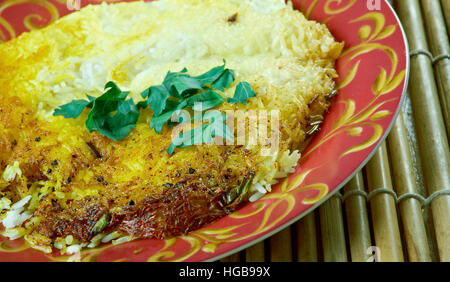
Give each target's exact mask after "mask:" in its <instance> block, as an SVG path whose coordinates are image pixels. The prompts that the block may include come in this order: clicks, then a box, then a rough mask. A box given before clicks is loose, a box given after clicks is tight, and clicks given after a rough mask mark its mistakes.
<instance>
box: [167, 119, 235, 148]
mask: <svg viewBox="0 0 450 282" xmlns="http://www.w3.org/2000/svg"><path fill="white" fill-rule="evenodd" d="M193 119H197V120H202V121H211V122H209V123H207V124H204V125H202V126H199V127H196V128H194V129H191V130H189V131H185V132H183V133H181V134H180V135H178V136H177V137H176V138H175V139H174V140H173V142H172V144H170V147H169V149H168V150H167V153H169V154H173V151H174V150H175V147H178V148H186V147H189V146H193V145H197V144H208V143H209V144H211V143H213V142H214V137H216V136H220V137H222V138H223V139H226V140H233V137H234V135H233V133H232V132H231V131H230V128H229V127H228V126H227V124H226V119H227V116H226V115H225V114H223V113H221V112H219V111H210V112H208V113H206V114H203V113H202V114H199V115H196V116H194V117H193Z"/></svg>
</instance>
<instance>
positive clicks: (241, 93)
mask: <svg viewBox="0 0 450 282" xmlns="http://www.w3.org/2000/svg"><path fill="white" fill-rule="evenodd" d="M252 97H256V94H255V92H254V91H253V89H252V87H251V86H250V84H249V83H248V82H240V83H239V84H238V85H237V86H236V92H235V93H234V97H233V98H228V100H227V102H228V103H230V104H237V103H241V104H243V105H247V99H248V98H252Z"/></svg>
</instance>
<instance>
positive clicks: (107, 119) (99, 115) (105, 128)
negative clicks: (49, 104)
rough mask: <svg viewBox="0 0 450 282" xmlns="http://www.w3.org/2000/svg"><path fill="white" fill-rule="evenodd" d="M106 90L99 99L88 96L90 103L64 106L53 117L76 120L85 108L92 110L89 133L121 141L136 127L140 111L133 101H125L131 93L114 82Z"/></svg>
mask: <svg viewBox="0 0 450 282" xmlns="http://www.w3.org/2000/svg"><path fill="white" fill-rule="evenodd" d="M106 89H108V90H107V91H106V92H105V93H104V94H103V95H102V96H100V97H98V98H93V97H91V96H88V99H89V101H85V100H75V101H72V102H71V103H69V104H66V105H63V106H61V107H59V109H56V110H55V111H54V113H53V115H54V116H64V117H65V118H73V119H76V118H77V117H78V116H79V115H80V114H81V113H82V112H83V110H84V109H85V108H90V109H91V110H90V112H89V115H88V118H87V120H86V128H87V129H88V131H89V132H92V131H98V132H99V133H100V134H101V135H103V136H105V137H108V138H110V139H112V140H114V141H121V140H123V139H124V138H125V137H127V136H128V135H129V134H130V131H131V129H132V128H134V127H135V126H136V122H137V120H138V118H139V109H138V108H137V107H136V105H135V104H134V102H133V100H132V99H129V100H125V99H126V98H127V96H128V94H129V92H123V91H122V90H120V88H119V87H118V86H117V85H116V84H115V83H114V82H108V83H107V84H106V86H105V90H106ZM113 113H114V114H113Z"/></svg>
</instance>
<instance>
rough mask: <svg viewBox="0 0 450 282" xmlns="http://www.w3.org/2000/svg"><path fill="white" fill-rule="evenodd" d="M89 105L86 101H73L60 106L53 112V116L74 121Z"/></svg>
mask: <svg viewBox="0 0 450 282" xmlns="http://www.w3.org/2000/svg"><path fill="white" fill-rule="evenodd" d="M89 104H90V102H88V101H86V100H74V101H72V102H70V103H68V104H65V105H62V106H60V107H59V109H56V110H55V111H54V112H53V116H63V117H65V118H73V119H76V118H77V117H79V116H80V115H81V113H82V112H83V110H84V109H85V108H86V107H87V106H88V105H89Z"/></svg>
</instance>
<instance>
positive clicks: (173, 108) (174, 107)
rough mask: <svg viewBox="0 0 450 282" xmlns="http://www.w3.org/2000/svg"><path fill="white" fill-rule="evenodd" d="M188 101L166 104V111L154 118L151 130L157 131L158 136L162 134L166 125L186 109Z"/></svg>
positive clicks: (172, 101)
mask: <svg viewBox="0 0 450 282" xmlns="http://www.w3.org/2000/svg"><path fill="white" fill-rule="evenodd" d="M186 105H187V102H186V101H174V100H168V101H167V103H166V110H165V111H164V112H163V113H162V114H161V115H159V116H155V115H154V116H153V117H152V120H151V122H150V129H155V131H156V132H157V133H158V134H161V130H162V128H163V126H164V124H165V123H166V122H167V121H169V120H170V118H171V117H172V115H173V114H176V113H177V112H178V111H181V110H182V109H183V108H184V107H186Z"/></svg>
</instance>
